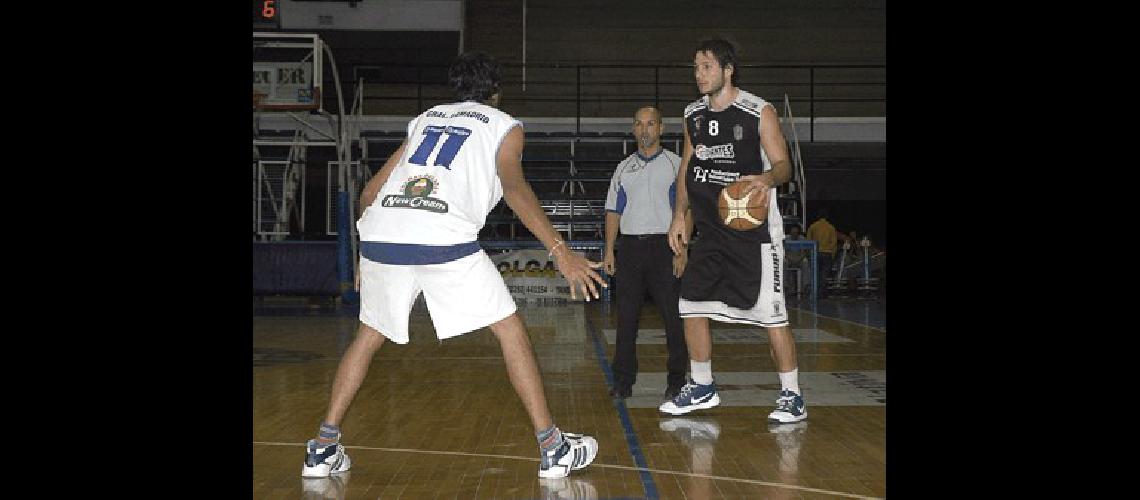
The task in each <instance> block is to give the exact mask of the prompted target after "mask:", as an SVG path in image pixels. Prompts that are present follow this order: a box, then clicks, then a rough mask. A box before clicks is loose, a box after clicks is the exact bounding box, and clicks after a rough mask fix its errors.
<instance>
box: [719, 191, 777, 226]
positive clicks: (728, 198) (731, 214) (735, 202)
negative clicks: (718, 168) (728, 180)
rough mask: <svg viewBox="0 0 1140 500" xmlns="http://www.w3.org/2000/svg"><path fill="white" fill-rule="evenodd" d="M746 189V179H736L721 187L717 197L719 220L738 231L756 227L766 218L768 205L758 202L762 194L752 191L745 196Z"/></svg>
mask: <svg viewBox="0 0 1140 500" xmlns="http://www.w3.org/2000/svg"><path fill="white" fill-rule="evenodd" d="M746 189H748V181H736V182H734V183H732V184H729V185H727V186H725V187H724V189H721V190H720V196H719V197H718V198H717V204H716V205H717V209H718V211H719V212H720V221H721V222H723V223H724V225H726V226H728V227H731V228H733V229H736V230H738V231H747V230H749V229H756V228H757V227H760V225H761V224H763V223H764V219H767V218H768V205H767V204H763V205H762V204H761V203H760V202H761V199H763V197H764V194H763V193H761V192H760V191H752V192H751V193H749V194H748V195H747V196H745V195H744V194H743V193H744V191H745V190H746Z"/></svg>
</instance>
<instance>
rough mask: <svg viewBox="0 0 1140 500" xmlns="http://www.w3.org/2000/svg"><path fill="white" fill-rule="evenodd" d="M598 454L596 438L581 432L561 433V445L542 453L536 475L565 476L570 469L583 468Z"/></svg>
mask: <svg viewBox="0 0 1140 500" xmlns="http://www.w3.org/2000/svg"><path fill="white" fill-rule="evenodd" d="M596 456H598V440H596V439H594V438H593V437H590V436H583V435H582V434H572V433H569V432H563V433H562V446H559V447H558V448H555V449H554V450H551V451H550V452H549V453H543V454H542V462H541V463H539V465H538V477H543V478H552V477H566V476H568V475H570V471H572V470H580V469H585V468H586V466H587V465H590V463H591V462H593V461H594V457H596Z"/></svg>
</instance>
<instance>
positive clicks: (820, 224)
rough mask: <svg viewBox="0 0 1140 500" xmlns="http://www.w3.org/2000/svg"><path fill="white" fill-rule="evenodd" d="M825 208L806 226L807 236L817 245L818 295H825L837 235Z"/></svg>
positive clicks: (836, 244)
mask: <svg viewBox="0 0 1140 500" xmlns="http://www.w3.org/2000/svg"><path fill="white" fill-rule="evenodd" d="M827 215H828V214H827V209H821V210H820V211H819V218H817V219H816V220H815V222H812V223H811V225H810V226H808V230H807V237H808V239H809V240H815V243H816V244H817V245H819V255H818V260H819V262H818V263H817V265H818V266H819V283H816V288H817V292H818V294H819V296H820V297H823V296H825V295H827V278H828V276H831V263H832V261H834V259H835V249H836V247H837V246H838V235H837V231H836V230H835V226H833V225H832V224H831V222H829V221H828V220H827Z"/></svg>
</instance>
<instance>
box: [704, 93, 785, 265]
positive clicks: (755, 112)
mask: <svg viewBox="0 0 1140 500" xmlns="http://www.w3.org/2000/svg"><path fill="white" fill-rule="evenodd" d="M764 106H771V104H769V103H768V102H767V101H765V100H763V99H761V98H759V97H756V96H754V95H752V94H750V93H748V92H745V91H744V90H741V89H737V95H736V99H735V100H733V101H732V104H731V105H729V106H728V107H727V108H725V109H724V110H721V111H712V110H711V109H709V97H708V96H707V95H706V96H704V97H701V99H700V100H697V101H694V102H693V103H692V104H689V105H688V106H686V107H685V118H684V119H685V125H686V127H687V128H688V134H689V141H690V143H691V144H692V145H693V157H692V158H689V168H688V172H686V173H685V175H686V178H685V185H686V188H687V192H688V195H689V206H690V208H691V209H692V211H693V222H694V225H695V226H696V229H697V231H698V232H700V234H701V238H706V237H714V238H717V239H719V240H721V241H726V242H736V243H769V242H771V241H772V240H773V239H776V240H778V241H779V240H782V239H783V233H784V230H783V220H782V218H781V217H780V211H779V209H778V208H777V206H776V202H775V200H776V188H772V189H771V190H770V192H769V196H770V200H771V203H770V205H769V209H768V218H767V219H766V220H765V221H764V223H763V224H761V225H760V226H759V227H757V228H755V229H751V230H747V231H738V230H736V229H732V228H730V227H728V226H726V225H724V222H723V221H721V220H720V214H719V213H718V212H717V197H718V196H720V191H721V189H723V188H724V187H725V186H727V185H729V184H732V183H733V182H735V181H736V180H737V179H738V178H740V177H741V176H743V175H756V174H762V173H764V172H766V171H768V170H771V168H772V166H771V164H770V163H769V161H768V156H767V154H766V153H765V152H764V150H763V148H762V147H760V110H762V109H764Z"/></svg>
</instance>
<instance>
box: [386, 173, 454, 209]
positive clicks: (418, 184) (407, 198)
mask: <svg viewBox="0 0 1140 500" xmlns="http://www.w3.org/2000/svg"><path fill="white" fill-rule="evenodd" d="M403 190H404V194H402V195H399V194H390V195H388V196H385V197H384V200H383V201H382V202H381V204H382V205H383V206H385V207H388V208H412V209H416V210H427V211H429V212H435V213H440V214H444V213H447V202H446V201H443V200H441V199H439V198H432V197H431V195H433V194H435V192H436V191H438V190H439V181H438V180H436V178H435V177H432V176H430V175H417V176H415V177H411V178H409V179H408V180H407V181H405V182H404V187H403Z"/></svg>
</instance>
